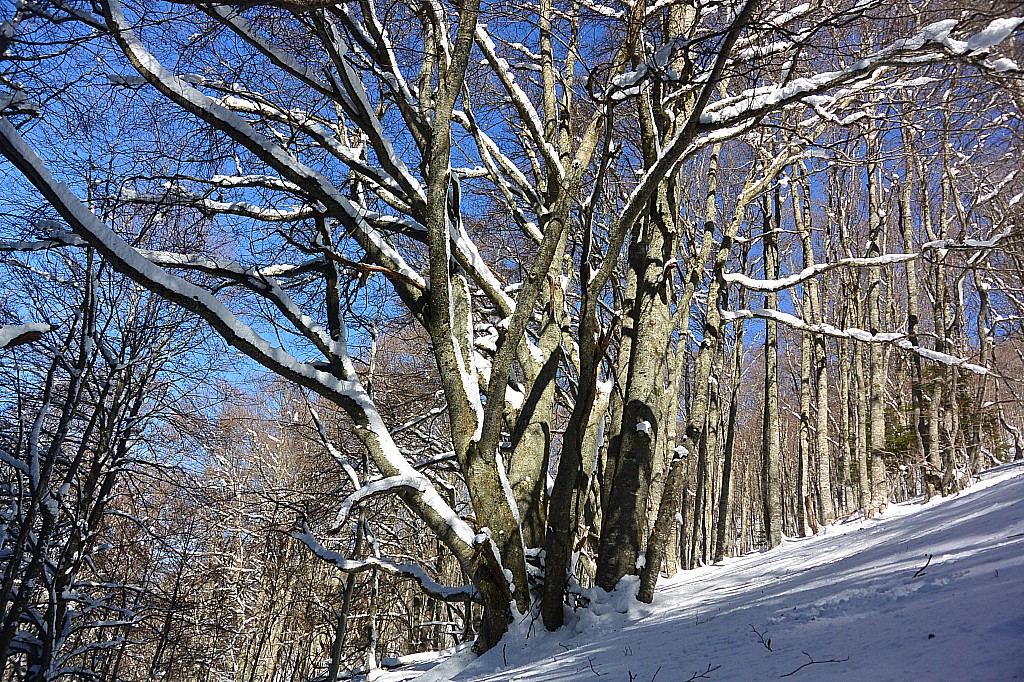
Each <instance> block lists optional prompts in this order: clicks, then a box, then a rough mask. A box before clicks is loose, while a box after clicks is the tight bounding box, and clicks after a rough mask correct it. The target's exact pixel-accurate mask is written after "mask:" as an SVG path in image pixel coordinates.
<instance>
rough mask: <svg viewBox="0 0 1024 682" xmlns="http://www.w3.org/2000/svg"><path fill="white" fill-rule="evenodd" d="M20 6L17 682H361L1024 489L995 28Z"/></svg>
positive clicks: (882, 20)
mask: <svg viewBox="0 0 1024 682" xmlns="http://www.w3.org/2000/svg"><path fill="white" fill-rule="evenodd" d="M538 3H539V4H534V3H530V4H513V3H507V2H503V1H501V0H494V1H492V0H488V1H487V2H484V1H482V0H345V1H344V2H329V1H326V0H277V1H273V0H243V1H241V2H233V3H211V2H203V1H202V0H171V1H167V2H157V1H149V0H17V1H16V2H14V1H12V0H4V1H3V2H0V281H2V282H3V283H4V284H3V288H2V290H0V376H2V379H0V680H3V681H4V682H6V681H8V680H11V681H14V680H57V679H86V680H99V681H103V682H114V681H122V680H123V681H125V682H129V681H136V680H155V679H165V680H183V681H188V682H192V681H195V682H199V681H203V682H213V681H220V680H246V681H248V682H279V681H280V682H284V681H289V682H294V681H298V680H303V681H306V680H318V681H327V680H331V681H333V680H338V679H349V678H351V677H352V676H353V675H354V674H356V671H361V672H360V673H359V674H365V675H366V677H367V679H372V677H373V674H374V671H375V670H377V669H379V668H381V667H382V666H387V665H393V664H395V662H396V661H397V660H398V659H399V658H400V657H402V656H405V655H408V654H414V653H418V652H423V651H428V650H435V649H443V648H447V647H452V646H455V645H457V644H461V643H465V642H474V643H475V644H474V649H475V650H476V651H477V652H479V653H482V652H485V651H487V650H488V649H490V648H492V647H494V646H495V645H497V644H498V643H499V642H501V640H502V637H503V636H504V635H505V633H506V632H507V630H508V628H509V627H510V625H511V624H513V623H516V622H521V621H524V620H527V621H532V622H534V623H535V627H536V628H538V629H540V628H546V629H548V630H552V631H554V630H557V629H558V628H560V627H562V626H563V624H564V623H565V622H566V619H567V618H569V617H570V616H571V615H572V614H573V613H574V612H575V611H577V610H579V609H586V608H588V601H589V599H588V597H587V596H586V595H587V594H590V592H588V590H590V589H591V588H594V587H598V588H602V589H604V590H608V591H611V590H613V589H614V588H615V587H616V585H618V584H619V583H620V581H621V580H623V579H627V580H635V581H636V583H637V590H638V592H637V599H638V600H640V601H641V602H651V601H652V600H656V599H657V594H656V591H655V590H656V586H657V583H658V580H659V578H660V577H662V576H673V575H674V574H676V573H677V572H678V571H683V570H688V569H692V568H695V567H699V566H705V565H709V564H712V563H715V562H720V561H722V560H723V559H724V558H726V557H733V556H738V555H741V554H745V553H749V552H752V551H756V550H769V551H770V550H772V548H775V547H777V546H778V545H780V544H781V543H782V542H783V538H784V537H805V536H811V535H814V534H818V533H827V532H828V529H829V527H830V526H831V525H833V524H835V523H836V522H838V521H840V520H843V519H849V518H851V517H856V516H860V517H865V518H870V517H874V516H877V515H880V514H883V513H884V512H885V511H886V509H887V508H888V507H889V506H890V505H893V504H895V503H898V502H902V501H905V500H909V499H913V498H922V499H930V498H933V497H936V496H947V495H950V494H955V493H957V492H959V491H961V490H963V489H965V488H967V487H969V486H970V485H971V484H972V481H973V480H975V479H976V477H977V475H978V474H979V473H980V472H982V471H984V470H986V469H989V468H991V467H993V466H996V465H999V464H1001V463H1005V462H1010V461H1013V460H1020V459H1024V403H1022V400H1021V393H1022V391H1024V218H1022V213H1021V205H1020V203H1021V201H1022V199H1024V170H1022V165H1021V156H1019V155H1020V154H1022V153H1024V138H1022V135H1024V127H1022V119H1021V112H1020V104H1021V103H1022V101H1024V87H1022V86H1024V78H1022V72H1021V68H1020V67H1019V66H1018V64H1019V63H1022V62H1021V60H1022V59H1024V16H1014V14H1015V13H1017V14H1022V15H1024V13H1022V12H1021V10H1020V7H1019V5H1017V4H1016V3H1013V2H1009V1H1004V0H983V1H982V2H975V3H966V2H962V1H960V2H958V1H957V0H948V1H947V0H915V1H913V2H908V3H892V2H882V1H881V0H809V1H808V2H798V0H538Z"/></svg>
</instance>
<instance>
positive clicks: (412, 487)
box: [330, 476, 429, 533]
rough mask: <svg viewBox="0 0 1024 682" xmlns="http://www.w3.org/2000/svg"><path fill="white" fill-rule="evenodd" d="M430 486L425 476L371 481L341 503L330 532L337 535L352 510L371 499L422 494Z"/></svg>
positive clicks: (389, 477) (392, 477)
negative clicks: (395, 493) (390, 495)
mask: <svg viewBox="0 0 1024 682" xmlns="http://www.w3.org/2000/svg"><path fill="white" fill-rule="evenodd" d="M428 485H429V484H428V482H427V479H425V478H424V477H423V476H388V477H387V478H381V479H378V480H376V481H371V482H370V483H367V484H366V485H364V486H362V487H361V488H359V489H357V490H356V491H355V492H354V493H352V494H351V495H349V496H348V497H346V498H345V500H344V501H343V502H342V503H341V509H339V510H338V515H337V516H336V517H335V519H334V523H333V524H332V525H331V529H330V532H331V533H337V532H338V531H339V530H340V529H341V527H342V526H343V525H344V524H345V521H347V520H348V516H349V514H351V513H352V508H353V507H355V506H356V505H358V504H361V503H362V502H364V501H365V500H367V499H369V498H371V497H376V496H377V495H383V494H385V493H389V492H395V491H400V490H401V491H416V492H421V493H422V492H424V491H425V490H426V488H427V486H428Z"/></svg>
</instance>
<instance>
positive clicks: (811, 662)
mask: <svg viewBox="0 0 1024 682" xmlns="http://www.w3.org/2000/svg"><path fill="white" fill-rule="evenodd" d="M803 655H804V656H806V657H807V658H808V659H809V660H808V661H807V663H804V664H803V665H802V666H800V667H799V668H797V669H796V670H794V671H793V672H788V673H786V674H785V675H779V677H789V676H790V675H795V674H797V673H798V672H800V671H801V670H803V669H804V668H806V667H807V666H809V665H816V664H818V663H845V662H846V661H848V660H850V657H849V656H847V657H846V658H830V659H828V660H827V661H816V660H814V659H813V658H811V655H810V654H809V653H807V652H806V651H804V652H803Z"/></svg>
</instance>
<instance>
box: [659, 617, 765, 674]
mask: <svg viewBox="0 0 1024 682" xmlns="http://www.w3.org/2000/svg"><path fill="white" fill-rule="evenodd" d="M751 627H753V626H751ZM721 667H722V666H720V665H716V666H714V667H712V665H711V664H710V663H708V668H707V670H705V671H704V672H695V673H693V675H691V676H690V677H689V679H686V680H683V682H695V680H710V679H711V673H713V672H715V671H716V670H718V669H719V668H721ZM658 670H661V668H658ZM657 676H658V673H654V677H657ZM654 677H652V678H651V682H654Z"/></svg>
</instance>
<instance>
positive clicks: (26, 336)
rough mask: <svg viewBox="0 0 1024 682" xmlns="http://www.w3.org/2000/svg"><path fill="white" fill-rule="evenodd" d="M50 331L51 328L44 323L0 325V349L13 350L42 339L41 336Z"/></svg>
mask: <svg viewBox="0 0 1024 682" xmlns="http://www.w3.org/2000/svg"><path fill="white" fill-rule="evenodd" d="M52 329H53V326H52V325H49V324H46V323H45V322H29V323H28V324H11V325H0V348H13V347H15V346H21V345H23V344H26V343H32V342H34V341H38V340H39V339H41V338H43V334H45V333H46V332H48V331H51V330H52Z"/></svg>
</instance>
